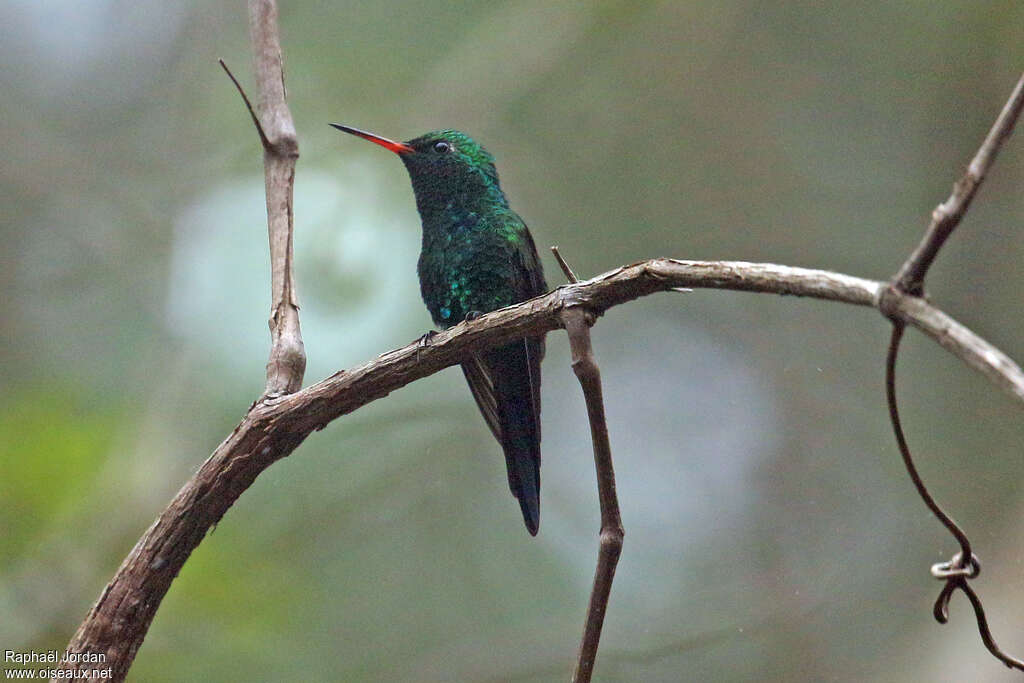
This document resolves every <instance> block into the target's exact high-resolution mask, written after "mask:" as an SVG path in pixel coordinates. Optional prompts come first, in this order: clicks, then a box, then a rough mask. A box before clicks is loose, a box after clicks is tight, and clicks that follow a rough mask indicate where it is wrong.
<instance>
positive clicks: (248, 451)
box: [67, 259, 1024, 680]
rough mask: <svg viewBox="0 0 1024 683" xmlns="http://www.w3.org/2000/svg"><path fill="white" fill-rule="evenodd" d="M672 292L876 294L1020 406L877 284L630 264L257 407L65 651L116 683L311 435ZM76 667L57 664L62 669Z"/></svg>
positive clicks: (797, 273) (977, 344)
mask: <svg viewBox="0 0 1024 683" xmlns="http://www.w3.org/2000/svg"><path fill="white" fill-rule="evenodd" d="M676 287H694V288H713V289H733V290H742V291H750V292H765V293H774V294H782V295H795V296H807V297H814V298H818V299H826V300H832V301H841V302H844V303H849V304H856V305H860V306H872V307H876V308H878V307H879V306H880V296H881V293H882V292H883V291H885V292H887V295H886V302H887V306H889V308H890V309H891V310H892V312H893V313H892V314H893V315H895V316H896V317H897V318H899V319H900V320H903V321H905V322H906V323H908V324H911V325H914V326H915V327H918V328H919V329H921V330H922V331H923V332H925V333H926V334H927V335H929V336H930V337H932V338H933V339H936V340H937V341H938V342H939V343H940V344H941V345H942V346H943V348H945V349H946V350H948V351H950V352H951V353H953V354H954V355H956V356H957V357H958V358H961V359H962V360H964V361H965V362H967V363H968V364H970V365H971V366H972V367H974V368H975V369H978V370H979V371H981V372H982V373H983V374H984V375H986V376H987V377H989V379H991V380H993V381H994V382H995V383H996V384H997V385H999V386H1001V387H1002V388H1004V389H1006V390H1008V391H1009V392H1010V394H1011V395H1013V396H1015V397H1016V398H1017V399H1019V400H1021V401H1022V402H1024V373H1022V372H1021V370H1020V368H1019V367H1018V366H1017V365H1015V364H1014V363H1013V362H1012V361H1011V360H1010V359H1009V358H1007V357H1006V356H1005V355H1003V354H1002V353H1001V352H1000V351H999V350H998V349H996V348H995V347H993V346H992V345H991V344H989V343H988V342H986V341H985V340H984V339H982V338H980V337H978V336H977V335H975V334H974V333H973V332H971V331H970V330H968V329H967V328H966V327H963V326H962V325H960V324H959V323H957V322H956V321H954V320H953V319H952V318H950V317H949V316H947V315H945V314H944V313H942V312H941V311H940V310H938V309H936V308H934V307H933V306H931V305H930V304H928V303H927V302H925V301H923V300H920V299H918V298H916V297H911V296H907V295H902V294H900V293H898V292H895V291H894V290H892V289H891V288H888V287H887V286H886V285H884V284H883V283H881V282H875V281H872V280H865V279H861V278H856V277H851V276H849V275H841V274H838V273H830V272H827V271H822V270H810V269H807V268H792V267H789V266H780V265H773V264H767V263H745V262H741V261H711V262H707V261H678V260H673V259H653V260H650V261H642V262H640V263H634V264H632V265H628V266H623V267H621V268H616V269H615V270H612V271H609V272H607V273H604V274H602V275H599V276H597V277H595V278H592V279H590V280H586V281H584V282H579V283H576V284H571V285H565V286H563V287H560V288H558V289H556V290H555V291H553V292H549V293H548V294H545V295H544V296H541V297H537V298H536V299H531V300H530V301H526V302H523V303H521V304H517V305H515V306H509V307H508V308H503V309H500V310H498V311H494V312H492V313H487V314H486V315H483V316H480V317H479V318H477V319H475V320H473V321H471V322H465V323H461V324H459V325H456V326H454V327H452V328H449V329H448V330H445V331H443V332H439V333H438V334H437V335H435V336H434V337H433V338H432V340H431V343H430V345H429V346H426V347H423V346H421V345H420V344H419V343H418V342H413V343H411V344H408V345H406V346H404V347H402V348H400V349H396V350H394V351H389V352H387V353H384V354H382V355H380V356H378V357H377V358H375V359H373V360H371V361H369V362H367V363H364V364H362V365H360V366H358V367H355V368H352V369H351V370H348V371H342V372H338V373H335V374H334V375H332V376H331V377H328V378H327V379H325V380H323V381H321V382H318V383H316V384H314V385H312V386H310V387H307V388H306V389H303V390H302V391H299V392H296V393H294V394H289V395H284V396H277V397H265V398H263V399H261V400H260V401H258V402H257V403H255V404H254V405H253V406H252V408H250V410H249V412H248V414H247V415H246V416H245V418H244V419H243V420H242V422H241V424H239V425H238V426H237V427H235V429H234V431H233V432H232V433H231V434H230V435H229V436H228V438H227V439H225V440H224V442H223V443H221V444H220V446H218V447H217V450H215V451H214V452H213V454H212V455H211V456H210V457H209V458H208V459H207V460H206V462H205V463H203V465H202V467H200V468H199V471H198V472H196V474H195V475H194V476H193V477H192V478H191V479H190V480H189V481H188V482H187V483H186V484H185V485H184V486H183V487H182V488H181V490H180V491H179V492H178V494H177V495H176V496H175V497H174V499H173V500H172V501H171V503H170V505H168V506H167V509H165V510H164V511H163V512H162V513H161V514H160V516H159V517H158V518H157V520H156V521H155V522H154V523H153V525H152V526H150V528H149V529H148V530H146V532H145V534H143V536H142V538H141V539H140V540H139V542H138V543H136V545H135V547H134V548H132V550H131V552H130V553H129V554H128V557H127V558H125V560H124V562H123V563H122V564H121V567H120V568H119V569H118V570H117V573H116V574H115V575H114V578H113V579H112V580H111V581H110V583H109V584H108V585H107V587H106V589H105V590H104V591H103V593H102V595H101V596H100V598H99V600H98V601H97V602H96V604H95V605H94V606H93V608H92V610H91V611H90V612H89V615H88V616H87V617H86V619H85V621H84V622H83V623H82V625H81V626H80V627H79V629H78V632H77V633H76V634H75V636H74V638H72V640H71V642H70V644H69V645H68V651H69V652H71V653H86V652H89V653H104V654H106V657H107V660H106V661H107V663H108V665H109V666H111V667H112V669H113V672H114V680H123V678H124V676H125V675H126V673H127V671H128V667H129V666H130V665H131V662H132V660H133V659H134V657H135V653H136V652H137V651H138V649H139V646H140V645H141V644H142V641H143V639H144V638H145V636H146V631H147V630H148V628H149V624H150V622H151V621H152V619H153V615H154V614H155V613H156V610H157V608H158V607H159V605H160V601H161V600H162V599H163V597H164V595H165V594H166V592H167V590H168V588H169V587H170V585H171V581H173V579H174V577H175V576H177V575H178V572H179V571H180V570H181V568H182V566H184V564H185V561H186V560H187V559H188V557H189V555H190V554H191V552H192V550H194V549H195V547H196V546H198V545H199V543H200V542H201V541H202V539H203V537H204V536H205V535H206V532H207V531H208V530H209V529H210V528H211V527H212V526H213V525H214V524H216V523H217V522H218V521H219V520H220V519H221V517H223V515H224V513H226V512H227V510H228V508H230V507H231V505H232V504H233V503H234V502H235V500H236V499H237V498H238V497H239V496H240V495H241V494H242V492H244V491H245V490H246V488H248V487H249V486H250V485H251V484H252V483H253V481H255V479H256V477H257V476H258V475H259V474H260V472H262V471H263V470H265V469H266V468H267V467H269V466H270V465H271V464H273V463H274V462H275V461H277V460H278V459H280V458H283V457H285V456H287V455H289V454H290V453H291V452H292V451H293V450H295V448H296V447H298V445H299V444H300V443H302V441H303V440H304V439H305V438H306V437H307V436H308V435H309V434H310V433H311V432H312V431H314V430H317V429H322V428H323V427H324V426H326V425H327V423H329V422H331V421H332V420H334V419H337V418H338V417H341V416H342V415H345V414H347V413H351V412H352V411H354V410H356V409H358V408H359V407H361V406H363V405H366V404H367V403H370V402H372V401H374V400H376V399H379V398H382V397H384V396H387V395H388V394H389V393H390V392H392V391H395V390H396V389H400V388H402V387H403V386H405V385H407V384H409V383H411V382H413V381H415V380H417V379H420V378H422V377H426V376H428V375H431V374H433V373H435V372H438V371H439V370H441V369H443V368H446V367H448V366H450V365H455V364H457V363H459V362H460V361H461V359H462V358H463V357H465V354H466V353H467V352H469V351H471V350H482V349H484V348H487V347H492V346H498V345H500V344H502V343H505V342H508V341H510V340H512V339H515V338H520V337H524V336H530V335H537V334H543V333H545V332H548V331H551V330H553V329H556V328H558V327H561V325H562V312H563V311H564V310H565V309H566V308H569V307H575V306H580V307H583V308H584V309H586V310H588V311H589V312H591V313H594V314H600V313H603V312H604V311H605V310H607V309H609V308H611V307H612V306H616V305H619V304H623V303H626V302H628V301H631V300H633V299H636V298H638V297H641V296H645V295H648V294H653V293H654V292H661V291H669V290H672V289H673V288H676ZM76 666H79V665H78V664H74V663H69V664H67V668H68V669H69V670H70V669H74V668H75V667H76ZM80 666H89V665H87V664H84V663H82V664H81V665H80Z"/></svg>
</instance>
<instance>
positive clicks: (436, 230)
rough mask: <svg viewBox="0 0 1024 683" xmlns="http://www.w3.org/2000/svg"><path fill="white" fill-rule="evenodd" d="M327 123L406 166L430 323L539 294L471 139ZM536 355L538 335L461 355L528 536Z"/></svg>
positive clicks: (543, 287)
mask: <svg viewBox="0 0 1024 683" xmlns="http://www.w3.org/2000/svg"><path fill="white" fill-rule="evenodd" d="M330 125H331V126H333V127H334V128H337V129H338V130H340V131H343V132H345V133H350V134H352V135H355V136H357V137H360V138H363V139H364V140H369V141H370V142H373V143H376V144H378V145H380V146H381V147H383V148H385V149H389V150H391V151H392V152H394V153H395V154H397V155H398V157H399V158H400V159H401V160H402V163H404V164H405V168H406V170H407V171H408V172H409V177H410V179H411V180H412V189H413V193H414V194H415V196H416V208H417V210H418V211H419V214H420V220H421V222H422V224H423V246H422V250H421V251H420V257H419V263H418V265H417V273H418V275H419V279H420V293H421V294H422V296H423V303H425V304H426V305H427V310H428V311H429V312H430V316H431V318H432V319H433V321H434V323H435V324H436V325H437V326H439V327H440V328H442V329H446V328H448V327H451V326H452V325H455V324H457V323H459V322H461V321H463V320H472V319H473V318H476V317H477V316H479V315H481V314H483V313H488V312H490V311H494V310H497V309H499V308H502V307H504V306H510V305H512V304H515V303H519V302H520V301H526V300H527V299H532V298H533V297H535V296H539V295H541V294H544V293H545V292H547V284H546V283H545V282H544V272H543V269H542V268H541V264H540V258H538V256H537V247H536V246H534V243H533V237H532V236H531V235H530V231H529V230H528V229H527V227H526V223H524V222H523V219H522V218H520V217H519V215H518V214H517V213H516V212H515V211H513V210H512V209H511V208H509V205H508V200H507V199H506V198H505V194H504V192H502V190H501V185H499V183H498V171H497V170H496V169H495V167H494V157H492V156H491V155H490V153H488V152H487V150H485V149H484V148H483V147H482V146H480V144H478V143H477V142H476V141H475V140H473V139H472V138H471V137H469V136H468V135H466V134H465V133H461V132H459V131H456V130H442V131H435V132H432V133H427V134H425V135H421V136H420V137H418V138H414V139H412V140H409V141H408V142H395V141H393V140H389V139H387V138H383V137H380V136H379V135H374V134H373V133H367V132H366V131H362V130H359V129H357V128H352V127H349V126H342V125H339V124H336V123H332V124H330ZM429 335H430V333H428V334H427V335H424V337H425V338H428V337H429ZM543 357H544V337H543V336H539V337H525V338H523V339H517V340H515V341H513V342H510V343H508V344H505V345H504V346H500V347H498V348H494V349H490V350H488V351H480V352H475V353H473V354H471V355H470V356H469V357H468V358H466V359H465V360H463V361H462V372H463V374H464V375H465V376H466V381H467V382H468V383H469V390H470V392H471V393H472V394H473V398H474V399H475V400H476V404H477V407H479V409H480V413H481V414H482V415H483V417H484V420H485V421H486V422H487V426H488V427H490V430H491V432H492V433H493V434H494V437H495V438H496V439H497V440H498V443H500V444H501V448H502V450H503V451H504V452H505V465H506V468H507V470H508V485H509V488H510V489H511V490H512V495H514V496H515V497H516V498H517V499H518V500H519V507H520V509H521V510H522V513H523V521H524V522H525V523H526V529H527V531H529V532H530V535H532V536H536V535H537V530H538V528H539V527H540V362H541V359H542V358H543Z"/></svg>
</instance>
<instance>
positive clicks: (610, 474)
mask: <svg viewBox="0 0 1024 683" xmlns="http://www.w3.org/2000/svg"><path fill="white" fill-rule="evenodd" d="M551 251H552V252H553V253H554V255H555V259H556V260H557V261H558V265H559V266H560V267H561V268H562V272H563V273H565V277H566V279H567V280H569V283H570V284H575V283H577V282H578V280H577V279H576V275H575V273H573V272H572V268H570V267H569V264H568V263H566V262H565V259H563V258H562V255H561V254H560V253H559V251H558V247H551ZM561 317H562V323H563V325H564V326H565V331H566V333H568V335H569V346H570V348H571V350H572V370H573V372H574V373H576V378H577V379H578V380H579V382H580V387H581V388H582V389H583V400H584V402H585V403H586V405H587V418H588V419H589V421H590V439H591V441H592V442H593V445H594V468H595V470H596V471H597V496H598V501H599V504H600V507H601V532H600V541H599V543H598V550H597V569H596V570H595V571H594V585H593V587H592V588H591V590H590V602H589V604H588V606H587V619H586V623H585V624H584V627H583V638H582V640H581V641H580V649H579V652H578V653H577V656H576V669H575V671H574V672H573V676H572V680H573V681H575V683H587V682H588V681H590V677H591V675H592V674H593V672H594V661H595V660H596V658H597V648H598V645H599V644H600V642H601V627H602V626H604V615H605V613H606V612H607V611H608V598H609V596H610V595H611V591H612V581H613V580H614V579H615V567H616V566H617V565H618V563H619V555H620V554H621V553H622V539H623V536H624V535H625V532H624V530H623V528H622V517H621V516H620V514H619V498H618V496H617V495H616V493H615V468H614V467H613V466H612V448H611V444H610V443H609V441H608V422H607V420H606V419H605V415H604V397H603V395H602V391H601V371H600V369H599V368H598V366H597V361H596V360H595V359H594V349H593V347H592V346H591V343H590V326H591V325H592V324H593V314H591V313H589V312H587V310H586V309H585V308H583V307H580V306H572V307H569V308H566V309H565V310H564V311H563V312H562V316H561Z"/></svg>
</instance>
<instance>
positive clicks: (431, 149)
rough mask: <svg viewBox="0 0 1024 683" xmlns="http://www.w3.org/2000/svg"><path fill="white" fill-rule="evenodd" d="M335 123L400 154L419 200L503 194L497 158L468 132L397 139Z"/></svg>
mask: <svg viewBox="0 0 1024 683" xmlns="http://www.w3.org/2000/svg"><path fill="white" fill-rule="evenodd" d="M331 125H332V126H333V127H335V128H337V129H338V130H340V131H344V132H346V133H350V134H351V135H355V136H358V137H361V138H363V139H364V140H369V141H370V142H373V143H376V144H378V145H380V146H381V147H384V148H385V149H389V150H391V151H392V152H394V153H396V154H397V155H398V156H399V157H400V158H401V159H402V162H403V163H404V164H405V167H406V169H408V171H409V176H410V177H411V178H412V186H413V190H414V191H415V193H416V198H417V201H418V202H420V201H422V200H424V199H427V198H430V199H435V200H439V199H444V200H445V201H446V202H447V201H449V200H451V199H453V198H458V197H460V196H467V195H469V196H472V195H477V194H491V193H492V192H494V191H496V192H497V193H498V194H499V195H500V189H499V187H498V171H497V169H495V167H494V157H492V156H491V155H490V153H489V152H488V151H487V150H486V149H484V148H483V147H482V146H480V144H479V143H477V142H476V141H475V140H473V138H471V137H469V136H468V135H466V134H465V133H462V132H459V131H457V130H440V131H434V132H432V133H427V134H425V135H421V136H419V137H418V138H414V139H412V140H409V141H408V142H395V141H394V140H388V139H387V138H382V137H380V136H379V135H374V134H373V133H367V132H366V131H362V130H359V129H357V128H351V127H349V126H342V125H339V124H336V123H332V124H331Z"/></svg>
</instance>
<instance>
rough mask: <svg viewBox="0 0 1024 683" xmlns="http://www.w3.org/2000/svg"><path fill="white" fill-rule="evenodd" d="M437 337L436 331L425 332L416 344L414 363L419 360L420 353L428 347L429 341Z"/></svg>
mask: <svg viewBox="0 0 1024 683" xmlns="http://www.w3.org/2000/svg"><path fill="white" fill-rule="evenodd" d="M437 335H438V331H437V330H427V331H426V332H425V333H424V334H423V336H421V337H420V338H419V340H418V341H417V342H416V362H417V363H418V362H419V360H420V351H422V350H423V349H425V348H427V347H428V346H430V340H431V339H433V338H434V337H436V336H437Z"/></svg>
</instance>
